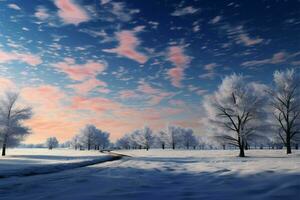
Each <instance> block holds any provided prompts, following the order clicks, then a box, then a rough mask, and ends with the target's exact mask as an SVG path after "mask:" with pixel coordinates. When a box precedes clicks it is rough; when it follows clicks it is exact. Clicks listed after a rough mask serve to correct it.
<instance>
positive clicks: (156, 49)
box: [0, 0, 300, 142]
mask: <svg viewBox="0 0 300 200" xmlns="http://www.w3.org/2000/svg"><path fill="white" fill-rule="evenodd" d="M0 19H1V20H0V83H2V85H1V87H2V88H5V87H8V86H9V87H16V88H18V89H19V90H20V92H21V93H22V95H23V96H24V99H25V101H27V102H28V103H30V104H32V105H33V106H34V108H35V113H36V115H35V117H34V118H33V119H32V120H31V121H30V122H29V124H30V125H31V126H32V129H33V133H34V134H33V135H32V136H31V137H30V138H29V140H28V141H29V142H40V141H42V140H44V139H45V138H46V137H48V136H49V135H51V134H52V135H53V134H54V135H57V137H58V138H59V139H61V140H66V139H68V138H69V137H71V136H72V135H74V134H75V133H76V132H77V131H78V130H79V129H80V127H82V126H83V125H84V124H85V123H95V124H96V125H97V126H99V128H103V129H104V130H107V131H109V132H111V134H112V138H118V137H119V136H121V135H122V134H124V133H126V132H128V131H131V130H133V129H135V128H140V127H141V126H144V125H149V126H152V127H154V128H155V129H159V128H162V127H165V126H166V125H167V124H170V123H174V124H178V125H182V126H191V127H193V128H195V129H197V130H198V132H201V131H202V129H201V125H200V123H199V118H200V117H201V116H202V110H201V100H202V97H203V96H204V95H206V94H209V93H211V92H212V91H213V90H215V89H216V88H217V86H218V84H219V83H220V82H221V80H222V78H223V77H224V76H226V75H228V74H231V73H233V72H235V73H242V74H244V75H247V76H248V77H249V80H253V81H259V82H261V83H270V81H271V78H272V73H273V72H274V70H276V69H285V68H289V67H295V68H297V66H299V65H300V49H299V47H300V1H298V0H289V1H287V0H286V1H283V0H282V1H279V0H278V1H276V0H274V1H259V0H251V1H250V0H245V1H208V0H207V1H203V0H202V1H201V0H198V1H196V0H194V1H192V0H190V1H175V0H172V1H171V0H165V1H140V0H131V1H113V0H111V1H110V0H102V1H100V0H93V1H88V0H48V1H46V0H26V1H21V0H19V1H13V0H10V1H5V0H2V1H0ZM43 95H44V97H45V98H46V99H45V98H42V97H43ZM66 118H67V119H66ZM72 120H75V121H76V120H77V123H74V121H72ZM60 122H61V123H60ZM58 124H59V125H58Z"/></svg>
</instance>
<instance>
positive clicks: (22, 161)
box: [0, 149, 114, 178]
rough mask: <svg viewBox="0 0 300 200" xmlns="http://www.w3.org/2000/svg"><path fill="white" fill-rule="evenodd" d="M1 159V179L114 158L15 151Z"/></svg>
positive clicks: (66, 151) (55, 151)
mask: <svg viewBox="0 0 300 200" xmlns="http://www.w3.org/2000/svg"><path fill="white" fill-rule="evenodd" d="M8 153H9V155H7V156H5V157H1V158H0V178H6V177H11V176H29V175H36V174H46V173H53V172H58V171H62V170H67V169H73V168H78V167H84V166H87V165H92V164H97V163H100V162H105V161H108V160H114V157H112V156H109V155H105V154H101V153H100V152H98V151H75V150H71V149H53V150H48V149H13V150H11V149H10V150H9V152H8Z"/></svg>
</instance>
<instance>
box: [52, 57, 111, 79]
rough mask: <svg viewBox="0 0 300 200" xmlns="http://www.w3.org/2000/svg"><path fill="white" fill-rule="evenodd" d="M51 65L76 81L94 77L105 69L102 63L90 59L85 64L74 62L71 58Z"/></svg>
mask: <svg viewBox="0 0 300 200" xmlns="http://www.w3.org/2000/svg"><path fill="white" fill-rule="evenodd" d="M53 66H54V67H56V68H57V69H58V70H59V71H61V72H63V73H65V74H67V75H68V76H69V77H70V78H71V79H73V80H77V81H83V80H86V79H90V78H94V77H96V76H97V74H99V73H101V72H103V71H104V70H105V69H106V65H105V64H104V63H100V62H96V61H92V60H90V61H88V62H87V63H85V64H76V63H75V62H74V60H73V59H65V61H63V62H58V63H55V64H53Z"/></svg>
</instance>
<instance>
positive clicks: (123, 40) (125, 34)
mask: <svg viewBox="0 0 300 200" xmlns="http://www.w3.org/2000/svg"><path fill="white" fill-rule="evenodd" d="M137 31H140V28H137V29H136V30H134V31H121V32H118V33H117V34H116V36H117V39H118V41H119V46H118V47H117V48H113V49H104V50H103V51H104V52H109V53H116V54H118V55H120V56H123V57H127V58H129V59H132V60H135V61H137V62H139V63H141V64H144V63H145V62H147V60H148V57H147V56H146V55H145V54H143V53H140V52H138V51H137V50H136V49H137V47H138V46H139V45H140V43H141V42H140V40H139V39H138V38H137V37H136V36H135V33H136V32H137Z"/></svg>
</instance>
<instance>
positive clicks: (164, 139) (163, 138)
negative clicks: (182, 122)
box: [156, 130, 168, 149]
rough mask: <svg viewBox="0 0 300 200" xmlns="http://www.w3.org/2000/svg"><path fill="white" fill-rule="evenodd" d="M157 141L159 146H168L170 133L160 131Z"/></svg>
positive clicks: (163, 147)
mask: <svg viewBox="0 0 300 200" xmlns="http://www.w3.org/2000/svg"><path fill="white" fill-rule="evenodd" d="M156 142H157V143H158V145H159V146H161V148H162V149H165V148H166V144H167V143H168V135H167V132H166V131H163V130H161V131H159V132H158V134H157V136H156Z"/></svg>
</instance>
